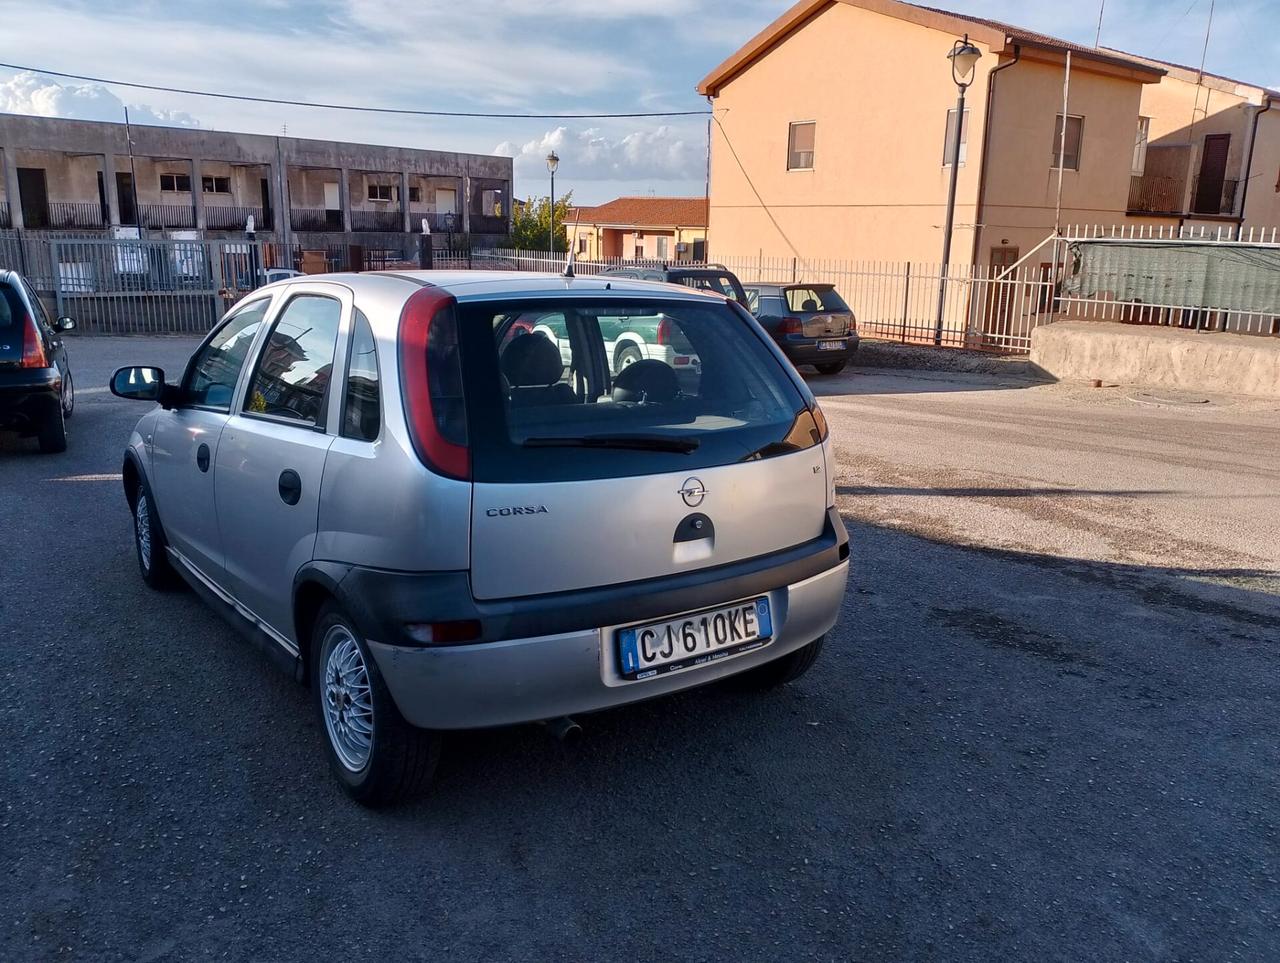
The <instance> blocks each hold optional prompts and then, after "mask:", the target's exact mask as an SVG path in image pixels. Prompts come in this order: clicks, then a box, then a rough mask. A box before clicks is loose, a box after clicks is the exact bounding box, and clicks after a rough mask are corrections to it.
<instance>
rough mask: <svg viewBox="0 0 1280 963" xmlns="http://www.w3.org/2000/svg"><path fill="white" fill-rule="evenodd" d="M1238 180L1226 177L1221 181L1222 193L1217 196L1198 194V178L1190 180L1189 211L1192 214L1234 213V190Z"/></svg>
mask: <svg viewBox="0 0 1280 963" xmlns="http://www.w3.org/2000/svg"><path fill="white" fill-rule="evenodd" d="M1239 188H1240V182H1239V181H1238V180H1234V179H1232V178H1227V179H1225V180H1223V182H1222V194H1221V196H1219V197H1212V196H1210V197H1201V196H1200V178H1199V177H1196V178H1194V179H1193V180H1192V181H1191V213H1192V214H1234V213H1235V212H1236V192H1237V191H1238V190H1239Z"/></svg>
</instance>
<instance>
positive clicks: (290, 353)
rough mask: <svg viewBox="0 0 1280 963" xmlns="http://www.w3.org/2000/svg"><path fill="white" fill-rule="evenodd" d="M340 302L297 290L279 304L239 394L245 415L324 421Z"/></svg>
mask: <svg viewBox="0 0 1280 963" xmlns="http://www.w3.org/2000/svg"><path fill="white" fill-rule="evenodd" d="M341 320H342V302H340V301H338V300H337V299H336V298H330V297H325V296H324V295H320V294H300V295H298V296H297V297H294V298H293V299H291V300H290V301H289V303H288V304H287V305H285V308H284V311H283V312H282V313H281V314H280V317H279V318H278V319H277V320H276V323H275V324H274V325H273V326H272V329H271V334H270V335H269V336H268V337H267V340H266V343H265V344H264V345H263V347H262V352H261V354H260V355H259V356H258V365H257V367H256V368H255V369H254V374H253V381H252V382H251V384H250V385H249V392H248V394H247V395H246V396H245V399H244V408H245V411H246V412H247V413H249V414H258V415H266V416H268V417H272V418H281V419H286V420H289V421H297V422H299V423H301V424H303V425H308V426H317V425H318V426H321V427H323V426H324V414H325V408H324V406H325V399H326V398H327V397H328V390H329V382H330V380H331V379H332V376H333V353H334V349H335V348H336V347H337V345H338V324H339V322H340V321H341Z"/></svg>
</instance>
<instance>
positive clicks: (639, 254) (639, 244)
mask: <svg viewBox="0 0 1280 963" xmlns="http://www.w3.org/2000/svg"><path fill="white" fill-rule="evenodd" d="M633 253H634V255H635V257H636V260H639V259H641V258H643V257H644V235H643V234H637V235H636V247H635V251H634V252H633Z"/></svg>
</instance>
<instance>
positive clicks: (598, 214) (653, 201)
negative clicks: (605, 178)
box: [565, 197, 707, 261]
mask: <svg viewBox="0 0 1280 963" xmlns="http://www.w3.org/2000/svg"><path fill="white" fill-rule="evenodd" d="M565 230H566V231H567V232H568V235H569V241H570V243H571V244H572V245H573V247H574V250H575V251H576V252H577V256H578V257H580V258H583V259H584V260H597V259H600V258H626V259H632V258H641V259H648V260H656V261H691V260H702V259H703V256H704V253H705V244H706V238H707V199H706V198H705V197H619V198H615V199H614V200H612V201H609V202H608V203H607V204H600V205H598V206H596V207H576V208H573V209H572V210H571V211H569V215H568V217H567V218H566V224H565Z"/></svg>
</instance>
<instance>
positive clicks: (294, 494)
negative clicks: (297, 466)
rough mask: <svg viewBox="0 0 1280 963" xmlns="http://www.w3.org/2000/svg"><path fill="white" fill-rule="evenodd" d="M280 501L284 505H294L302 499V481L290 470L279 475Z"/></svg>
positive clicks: (287, 469)
mask: <svg viewBox="0 0 1280 963" xmlns="http://www.w3.org/2000/svg"><path fill="white" fill-rule="evenodd" d="M278 487H279V490H280V500H281V501H282V502H284V503H285V504H286V505H296V504H298V501H299V500H300V499H301V498H302V479H301V478H300V477H299V476H298V473H297V472H296V471H294V470H293V469H292V468H286V469H285V470H284V471H282V472H281V473H280V484H279V486H278Z"/></svg>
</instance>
